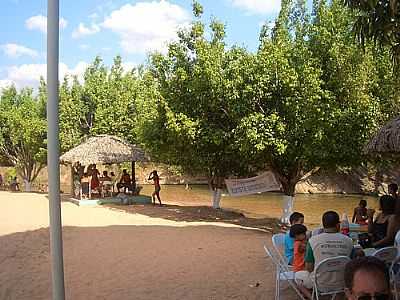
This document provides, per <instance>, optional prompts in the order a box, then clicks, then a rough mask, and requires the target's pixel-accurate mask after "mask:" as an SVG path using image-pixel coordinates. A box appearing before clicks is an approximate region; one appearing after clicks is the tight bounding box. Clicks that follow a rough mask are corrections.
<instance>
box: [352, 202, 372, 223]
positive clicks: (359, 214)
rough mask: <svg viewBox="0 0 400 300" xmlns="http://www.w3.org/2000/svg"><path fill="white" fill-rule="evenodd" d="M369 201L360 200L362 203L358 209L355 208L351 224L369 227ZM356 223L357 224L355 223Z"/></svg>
mask: <svg viewBox="0 0 400 300" xmlns="http://www.w3.org/2000/svg"><path fill="white" fill-rule="evenodd" d="M367 211H368V209H367V201H366V200H364V199H363V200H360V203H359V204H358V206H357V207H356V208H354V214H353V218H352V219H351V222H353V223H356V224H360V225H367V220H368V216H367ZM354 221H355V222H354Z"/></svg>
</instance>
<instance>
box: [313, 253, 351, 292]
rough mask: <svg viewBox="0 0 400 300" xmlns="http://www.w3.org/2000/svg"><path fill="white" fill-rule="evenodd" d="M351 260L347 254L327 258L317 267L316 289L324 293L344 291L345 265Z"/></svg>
mask: <svg viewBox="0 0 400 300" xmlns="http://www.w3.org/2000/svg"><path fill="white" fill-rule="evenodd" d="M349 261H350V258H349V257H347V256H336V257H330V258H326V259H324V260H323V261H321V262H320V263H319V264H318V265H317V267H316V268H315V281H314V283H315V287H314V288H315V289H316V290H317V292H319V293H322V294H336V293H340V292H343V291H344V267H345V265H346V264H347V263H348V262H349Z"/></svg>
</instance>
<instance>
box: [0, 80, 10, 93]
mask: <svg viewBox="0 0 400 300" xmlns="http://www.w3.org/2000/svg"><path fill="white" fill-rule="evenodd" d="M11 85H12V81H11V80H7V79H0V94H1V90H2V89H5V88H7V87H9V86H11Z"/></svg>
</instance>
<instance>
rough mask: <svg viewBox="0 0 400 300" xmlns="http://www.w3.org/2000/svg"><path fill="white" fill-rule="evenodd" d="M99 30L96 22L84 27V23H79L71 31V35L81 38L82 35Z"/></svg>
mask: <svg viewBox="0 0 400 300" xmlns="http://www.w3.org/2000/svg"><path fill="white" fill-rule="evenodd" d="M99 31H100V27H99V26H98V25H96V24H92V25H91V26H90V27H86V26H85V24H83V23H79V26H78V28H76V29H75V30H74V31H73V32H72V37H73V38H74V39H77V38H81V37H83V36H87V35H92V34H95V33H98V32H99Z"/></svg>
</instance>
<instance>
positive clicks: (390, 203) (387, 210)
mask: <svg viewBox="0 0 400 300" xmlns="http://www.w3.org/2000/svg"><path fill="white" fill-rule="evenodd" d="M379 208H380V209H381V211H382V213H384V214H385V215H391V214H394V210H395V208H396V199H395V198H393V197H392V196H389V195H383V196H382V197H380V198H379Z"/></svg>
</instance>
